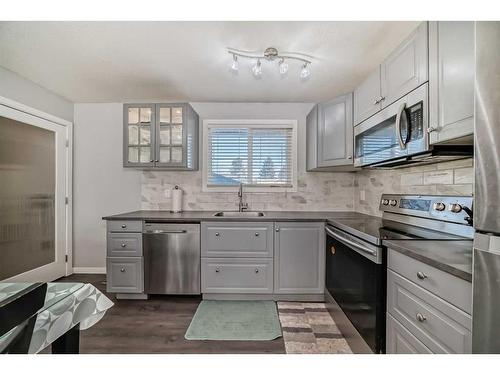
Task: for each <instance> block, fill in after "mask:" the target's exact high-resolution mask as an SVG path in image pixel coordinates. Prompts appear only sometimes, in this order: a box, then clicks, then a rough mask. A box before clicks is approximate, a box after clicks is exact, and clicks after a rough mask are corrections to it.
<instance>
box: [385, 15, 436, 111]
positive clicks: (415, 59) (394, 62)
mask: <svg viewBox="0 0 500 375" xmlns="http://www.w3.org/2000/svg"><path fill="white" fill-rule="evenodd" d="M427 80H428V33H427V22H422V23H421V24H420V26H419V27H418V28H417V29H416V30H415V31H414V32H413V33H412V34H411V35H410V36H409V37H408V38H407V39H406V40H405V41H404V42H403V43H402V44H401V45H399V47H398V48H397V49H396V50H394V51H393V52H392V53H391V54H390V56H389V57H388V58H387V59H385V61H384V62H383V63H382V66H381V90H382V98H381V100H382V102H381V103H382V107H387V106H388V105H390V104H392V103H394V102H395V101H396V100H398V99H399V98H401V97H403V96H405V95H406V94H408V93H409V92H410V91H412V90H414V89H416V88H417V87H418V86H420V85H421V84H422V83H424V82H427Z"/></svg>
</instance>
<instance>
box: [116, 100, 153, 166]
mask: <svg viewBox="0 0 500 375" xmlns="http://www.w3.org/2000/svg"><path fill="white" fill-rule="evenodd" d="M124 118H125V121H124V125H125V129H124V130H125V131H124V140H125V145H124V152H125V158H124V161H125V166H153V165H154V161H155V155H154V147H153V144H154V123H155V111H154V105H149V104H147V105H141V104H138V105H133V104H131V105H127V106H125V112H124Z"/></svg>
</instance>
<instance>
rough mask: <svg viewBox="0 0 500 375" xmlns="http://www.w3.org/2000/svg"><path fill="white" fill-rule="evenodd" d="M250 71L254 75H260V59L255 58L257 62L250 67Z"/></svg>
mask: <svg viewBox="0 0 500 375" xmlns="http://www.w3.org/2000/svg"><path fill="white" fill-rule="evenodd" d="M252 73H253V75H254V76H255V77H260V76H261V75H262V64H261V63H260V59H259V60H257V63H256V64H255V65H254V66H253V67H252Z"/></svg>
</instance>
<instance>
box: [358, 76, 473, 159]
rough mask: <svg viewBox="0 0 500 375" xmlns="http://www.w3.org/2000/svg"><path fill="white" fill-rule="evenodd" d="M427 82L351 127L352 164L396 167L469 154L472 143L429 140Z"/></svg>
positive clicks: (471, 151) (465, 156) (469, 155)
mask: <svg viewBox="0 0 500 375" xmlns="http://www.w3.org/2000/svg"><path fill="white" fill-rule="evenodd" d="M428 92H429V89H428V83H425V84H423V85H422V86H420V87H418V88H416V89H415V90H413V91H412V92H410V93H409V94H407V95H406V96H404V97H402V98H401V99H399V100H398V101H396V102H394V103H392V104H391V105H389V106H387V107H385V108H384V109H382V110H381V111H380V112H378V113H377V114H375V115H373V116H372V117H370V118H368V119H367V120H365V121H364V122H362V123H360V124H359V125H357V126H355V127H354V166H357V167H371V168H398V167H407V166H410V165H414V164H429V163H435V162H438V161H446V160H456V159H462V158H467V157H472V155H473V146H472V145H454V144H444V145H430V144H429V134H428V129H429V93H428Z"/></svg>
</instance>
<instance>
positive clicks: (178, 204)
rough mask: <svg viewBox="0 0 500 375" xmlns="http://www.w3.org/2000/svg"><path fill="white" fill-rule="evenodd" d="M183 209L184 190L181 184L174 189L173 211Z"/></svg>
mask: <svg viewBox="0 0 500 375" xmlns="http://www.w3.org/2000/svg"><path fill="white" fill-rule="evenodd" d="M181 211H182V190H181V189H180V188H179V186H175V187H174V188H173V189H172V212H181Z"/></svg>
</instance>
